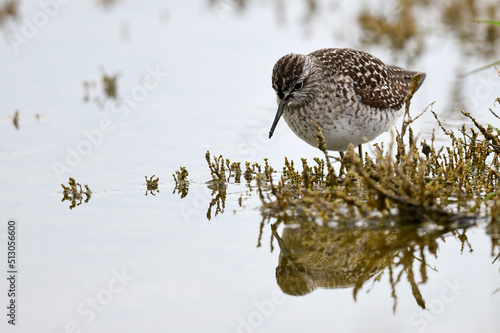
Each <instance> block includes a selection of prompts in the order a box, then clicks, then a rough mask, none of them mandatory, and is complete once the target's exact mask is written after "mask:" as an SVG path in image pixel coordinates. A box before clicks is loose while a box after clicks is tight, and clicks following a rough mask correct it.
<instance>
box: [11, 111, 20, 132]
mask: <svg viewBox="0 0 500 333" xmlns="http://www.w3.org/2000/svg"><path fill="white" fill-rule="evenodd" d="M12 123H13V124H14V127H15V128H16V130H18V129H19V110H16V112H15V113H14V117H12Z"/></svg>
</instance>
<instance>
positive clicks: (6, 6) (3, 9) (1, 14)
mask: <svg viewBox="0 0 500 333" xmlns="http://www.w3.org/2000/svg"><path fill="white" fill-rule="evenodd" d="M18 6H19V2H18V1H17V0H7V1H5V2H3V3H2V4H0V27H2V26H3V25H4V24H5V22H6V21H7V19H8V18H11V19H16V18H17V15H18V10H19V9H18Z"/></svg>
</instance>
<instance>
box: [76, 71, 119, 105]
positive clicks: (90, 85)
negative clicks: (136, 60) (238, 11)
mask: <svg viewBox="0 0 500 333" xmlns="http://www.w3.org/2000/svg"><path fill="white" fill-rule="evenodd" d="M100 71H101V75H102V77H101V85H102V93H103V95H99V94H97V93H94V92H93V91H94V90H96V87H97V84H96V82H95V81H92V80H90V81H83V89H84V96H83V101H84V102H85V103H87V102H88V101H90V99H91V95H95V96H94V97H93V100H94V101H95V102H96V103H97V104H99V105H104V103H105V102H106V101H108V100H113V101H115V102H116V101H117V100H118V77H119V75H120V74H114V75H109V74H106V72H105V71H104V69H103V68H102V67H101V68H100Z"/></svg>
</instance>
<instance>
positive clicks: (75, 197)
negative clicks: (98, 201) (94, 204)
mask: <svg viewBox="0 0 500 333" xmlns="http://www.w3.org/2000/svg"><path fill="white" fill-rule="evenodd" d="M68 185H69V186H65V185H64V184H61V186H62V188H63V198H62V200H61V202H63V201H66V200H68V201H70V202H71V205H70V206H69V209H73V208H75V207H76V206H80V205H81V204H82V200H83V199H84V198H85V201H83V202H85V203H87V202H89V200H90V198H91V197H92V191H91V190H90V188H89V186H88V185H87V184H85V185H84V187H85V190H83V188H82V185H81V184H80V183H77V182H76V181H75V179H74V178H72V177H69V180H68Z"/></svg>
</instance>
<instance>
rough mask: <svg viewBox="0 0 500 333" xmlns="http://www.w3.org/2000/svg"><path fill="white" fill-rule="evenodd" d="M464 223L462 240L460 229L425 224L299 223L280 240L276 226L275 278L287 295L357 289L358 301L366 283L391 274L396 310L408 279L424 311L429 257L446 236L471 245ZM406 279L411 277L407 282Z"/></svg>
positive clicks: (284, 231)
mask: <svg viewBox="0 0 500 333" xmlns="http://www.w3.org/2000/svg"><path fill="white" fill-rule="evenodd" d="M465 224H467V222H463V223H461V225H460V229H461V230H462V233H460V237H458V236H459V230H458V229H453V228H451V227H429V228H425V227H422V225H420V226H399V227H389V228H377V227H355V226H345V227H323V226H319V225H317V224H315V223H301V224H295V225H286V226H285V227H284V228H283V232H282V235H281V236H279V235H278V232H277V231H276V227H275V226H274V227H273V235H274V238H275V239H276V240H277V242H278V245H279V248H280V256H279V264H278V267H277V268H276V280H277V282H278V285H279V286H280V288H281V290H282V291H283V292H284V293H286V294H289V295H294V296H301V295H306V294H309V293H311V292H313V291H314V290H315V289H317V288H325V289H338V288H353V296H354V299H355V300H356V296H357V293H358V291H359V290H360V289H361V288H362V286H363V285H364V284H365V282H368V281H370V280H373V282H377V281H378V282H380V281H381V277H382V275H383V274H384V272H387V273H388V275H389V282H390V284H391V290H392V293H391V296H392V297H393V298H394V305H393V311H396V305H397V296H396V285H397V284H398V283H400V282H402V281H404V280H407V281H408V282H409V283H410V285H411V290H412V293H413V296H414V298H415V301H416V302H417V304H418V305H419V306H420V307H421V308H423V309H425V301H424V299H423V297H422V294H421V293H420V290H419V288H418V284H420V283H425V282H426V281H427V279H428V275H427V271H428V269H431V268H430V266H429V265H428V264H427V261H426V256H429V255H432V256H433V257H437V250H438V246H439V242H440V240H441V241H442V240H443V236H445V235H450V236H451V235H453V236H455V237H456V238H457V240H459V241H460V242H462V245H464V244H468V243H467V237H466V236H465V230H466V227H467V226H466V225H465ZM468 224H469V225H472V224H473V222H471V221H470V222H469V223H468ZM462 248H463V247H462ZM416 266H418V267H416ZM404 275H406V276H407V279H403V276H404ZM417 279H418V281H417ZM417 283H418V284H417Z"/></svg>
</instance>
